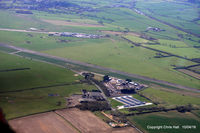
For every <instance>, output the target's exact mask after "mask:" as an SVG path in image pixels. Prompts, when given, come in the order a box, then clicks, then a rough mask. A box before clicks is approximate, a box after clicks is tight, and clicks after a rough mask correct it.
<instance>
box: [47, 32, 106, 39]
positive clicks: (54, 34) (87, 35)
mask: <svg viewBox="0 0 200 133" xmlns="http://www.w3.org/2000/svg"><path fill="white" fill-rule="evenodd" d="M49 36H64V37H77V38H102V37H104V36H103V35H94V34H83V33H71V32H55V33H51V34H49Z"/></svg>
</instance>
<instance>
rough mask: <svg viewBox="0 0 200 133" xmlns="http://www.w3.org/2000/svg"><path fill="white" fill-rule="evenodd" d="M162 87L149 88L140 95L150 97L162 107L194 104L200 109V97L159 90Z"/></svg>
mask: <svg viewBox="0 0 200 133" xmlns="http://www.w3.org/2000/svg"><path fill="white" fill-rule="evenodd" d="M159 88H160V87H153V88H147V89H145V90H143V91H141V92H140V93H141V94H143V95H144V96H146V97H148V98H149V99H151V100H152V101H154V102H156V103H158V105H160V106H165V107H175V106H181V105H188V104H192V105H193V106H197V107H199V106H200V104H199V96H198V94H197V95H191V94H187V93H184V92H176V91H168V90H166V89H159Z"/></svg>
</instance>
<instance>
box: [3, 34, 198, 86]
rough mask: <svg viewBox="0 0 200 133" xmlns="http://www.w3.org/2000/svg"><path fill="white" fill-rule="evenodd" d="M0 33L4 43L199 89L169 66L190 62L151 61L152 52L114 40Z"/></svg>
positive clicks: (173, 58) (190, 63) (186, 76)
mask: <svg viewBox="0 0 200 133" xmlns="http://www.w3.org/2000/svg"><path fill="white" fill-rule="evenodd" d="M0 33H1V40H2V42H4V43H9V44H12V45H16V46H19V47H24V48H28V49H33V50H36V51H42V52H45V53H48V54H52V55H55V56H60V57H65V58H69V59H74V60H79V61H83V62H87V63H92V64H97V65H100V66H105V67H110V68H113V69H117V70H121V71H125V72H130V73H135V74H139V75H143V76H147V77H151V78H156V79H161V80H166V81H169V82H173V83H177V84H182V85H185V86H190V87H194V88H199V81H198V80H197V79H195V78H192V77H190V76H188V75H185V74H183V73H181V72H178V71H175V70H173V69H172V66H171V65H176V66H189V65H194V63H192V62H190V61H187V60H183V59H178V58H176V57H168V58H154V56H156V52H154V51H151V50H147V49H144V48H141V47H134V48H132V47H131V46H132V44H130V43H127V42H125V41H124V40H122V39H116V38H115V37H114V38H111V39H110V38H108V39H107V38H102V39H80V38H70V37H66V38H65V37H49V36H48V35H46V34H37V33H34V34H33V33H28V34H27V33H17V32H9V31H1V32H0ZM24 36H25V37H24ZM113 42H114V43H113ZM153 46H154V45H153ZM186 54H188V53H186ZM192 54H193V53H192ZM80 55H84V56H80ZM124 64H126V65H124ZM172 75H173V76H172ZM169 77H170V78H169Z"/></svg>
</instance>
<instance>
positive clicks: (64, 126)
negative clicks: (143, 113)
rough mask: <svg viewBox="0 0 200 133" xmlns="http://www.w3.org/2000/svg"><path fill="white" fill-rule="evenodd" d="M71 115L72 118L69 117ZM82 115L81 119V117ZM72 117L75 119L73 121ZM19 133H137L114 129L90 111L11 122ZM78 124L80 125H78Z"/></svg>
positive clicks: (65, 112)
mask: <svg viewBox="0 0 200 133" xmlns="http://www.w3.org/2000/svg"><path fill="white" fill-rule="evenodd" d="M69 114H70V115H71V116H69ZM80 114H81V117H79V116H80ZM71 117H74V118H73V119H72V118H71ZM9 124H10V126H11V127H12V128H13V129H14V130H15V131H16V132H17V133H26V132H29V133H35V132H37V133H46V132H48V133H55V132H61V133H63V132H66V133H78V132H96V133H102V131H103V132H104V133H110V132H112V133H119V132H120V133H127V132H129V133H137V131H136V130H135V129H134V128H132V127H125V128H119V129H114V128H111V127H110V126H109V125H108V124H106V123H105V122H103V121H102V120H101V119H99V118H98V117H97V116H95V115H94V114H93V113H91V112H89V111H81V110H78V109H64V110H57V111H55V112H47V113H40V114H35V115H30V116H26V117H21V118H17V119H13V120H10V121H9ZM77 124H78V125H77Z"/></svg>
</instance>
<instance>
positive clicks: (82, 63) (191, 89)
mask: <svg viewBox="0 0 200 133" xmlns="http://www.w3.org/2000/svg"><path fill="white" fill-rule="evenodd" d="M0 47H7V48H10V49H14V50H18V51H21V52H25V53H30V54H34V55H39V56H43V57H47V58H52V59H56V60H60V61H64V62H66V63H72V64H76V65H81V66H84V67H89V68H95V69H99V70H103V71H107V72H112V73H116V74H120V75H124V76H128V77H133V78H137V79H142V80H146V81H150V82H154V83H159V84H163V85H167V86H172V87H176V88H180V89H184V90H189V91H194V92H200V90H198V89H196V88H191V87H186V86H182V85H178V84H174V83H170V82H167V81H163V80H158V79H153V78H149V77H145V76H140V75H137V74H132V73H127V72H123V71H119V70H114V69H112V68H106V67H102V66H97V65H93V64H88V63H85V62H80V61H75V60H71V59H66V58H62V57H57V56H53V55H49V54H45V53H40V52H37V51H33V50H28V49H25V48H21V47H17V46H12V45H8V44H3V43H0Z"/></svg>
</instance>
